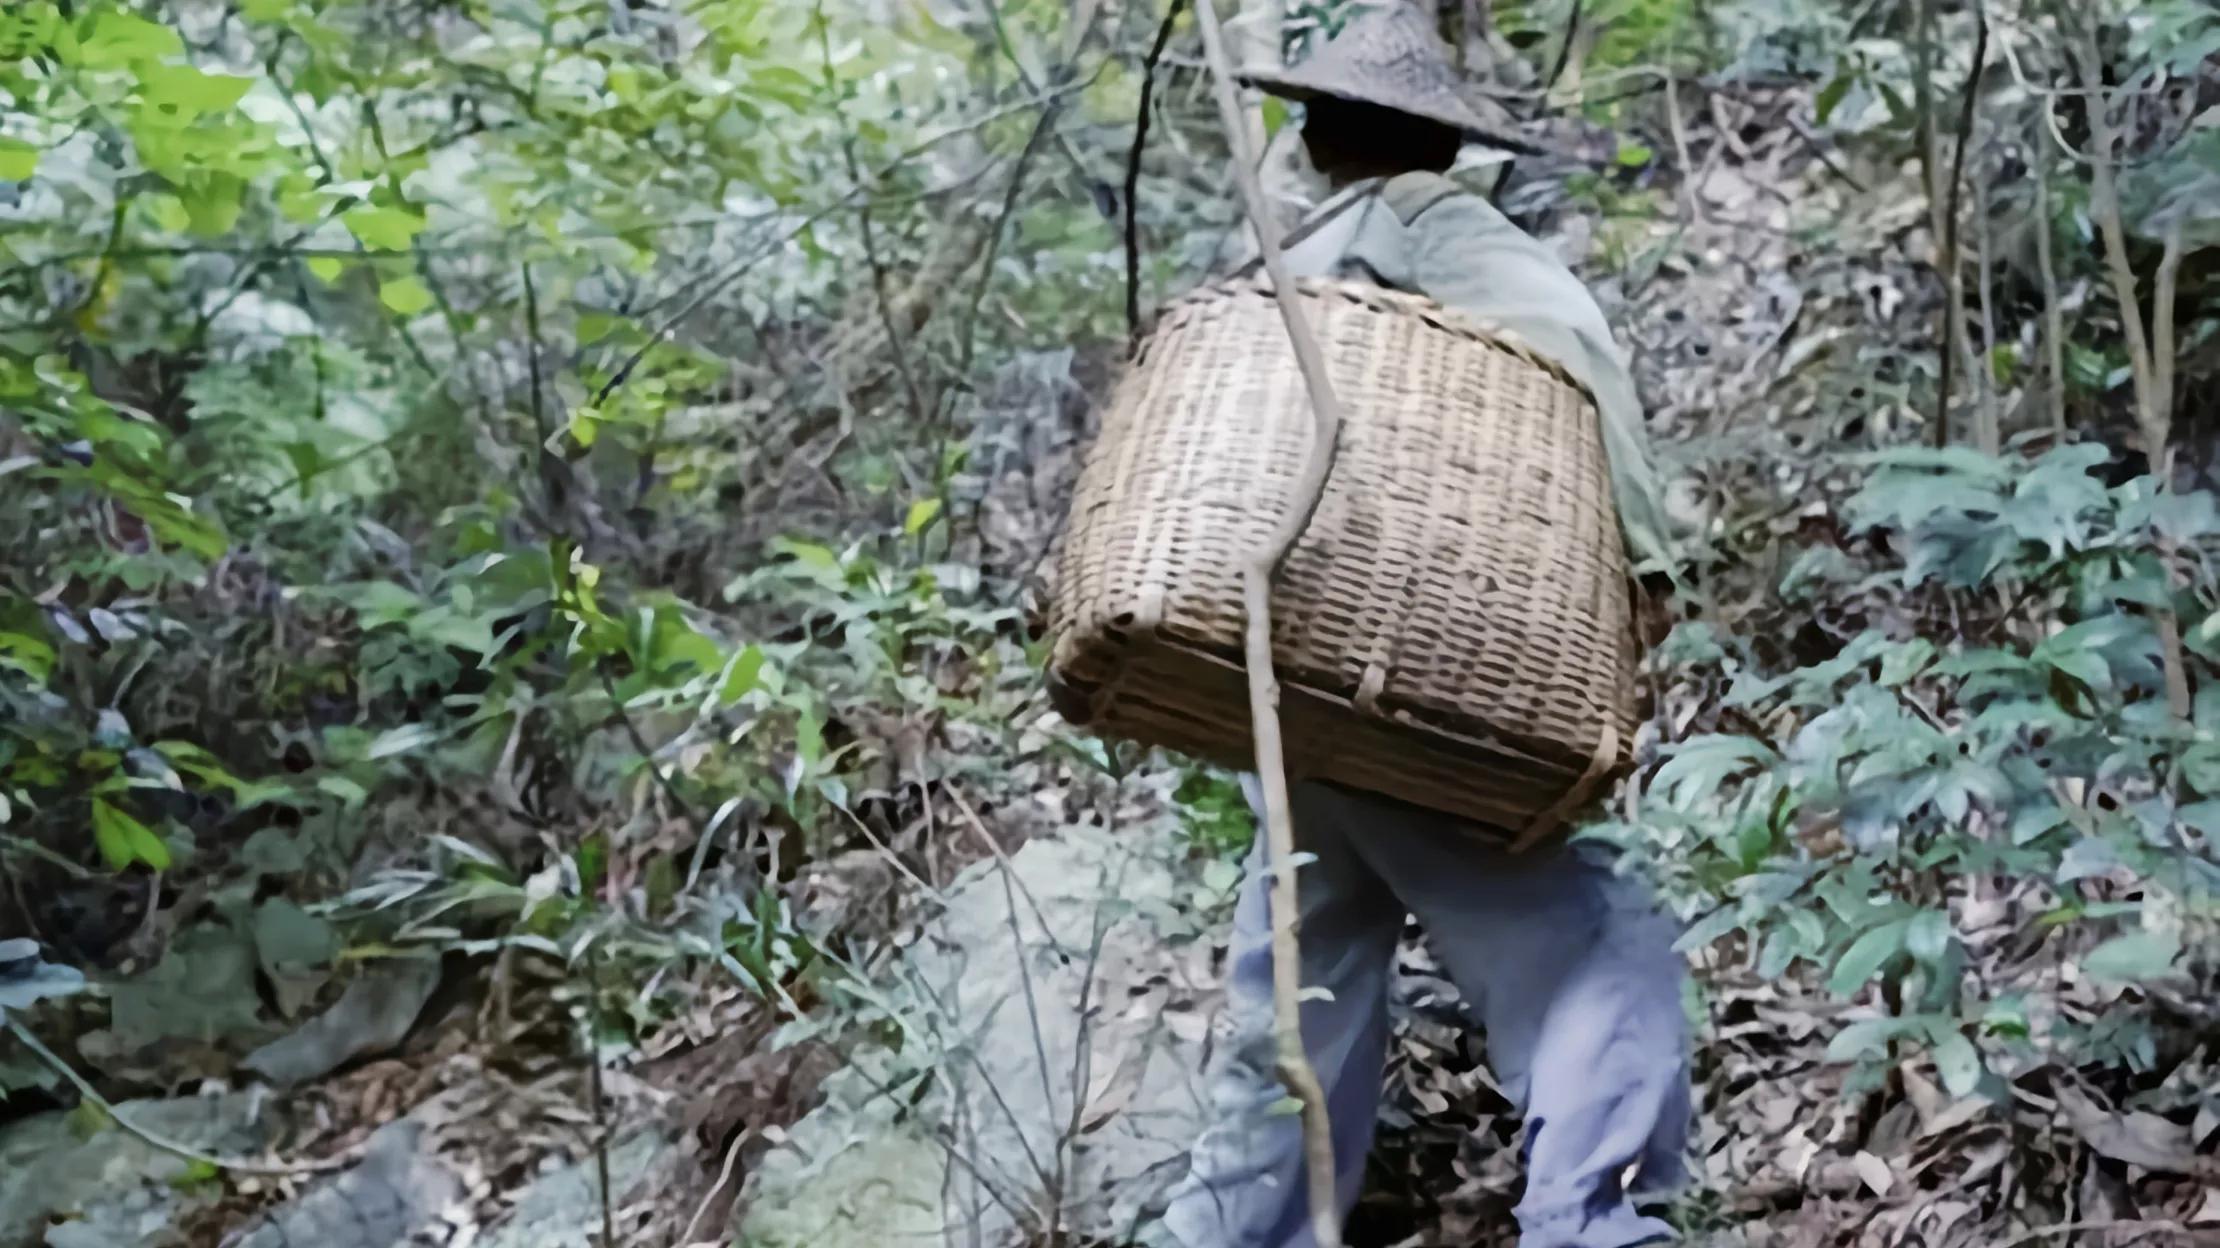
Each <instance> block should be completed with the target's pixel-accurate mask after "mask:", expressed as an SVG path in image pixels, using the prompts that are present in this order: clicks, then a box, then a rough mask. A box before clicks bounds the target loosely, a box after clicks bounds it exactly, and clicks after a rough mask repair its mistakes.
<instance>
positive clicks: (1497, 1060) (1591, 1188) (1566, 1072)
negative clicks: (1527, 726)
mask: <svg viewBox="0 0 2220 1248" xmlns="http://www.w3.org/2000/svg"><path fill="white" fill-rule="evenodd" d="M1320 800H1321V801H1322V802H1327V803H1331V804H1333V805H1335V806H1337V807H1339V808H1341V813H1340V815H1339V820H1340V821H1341V822H1345V823H1355V822H1358V821H1362V822H1364V823H1365V824H1366V826H1367V827H1368V832H1367V834H1366V835H1364V836H1363V837H1361V838H1358V839H1357V841H1356V844H1357V845H1358V847H1359V849H1360V851H1361V852H1362V854H1363V856H1364V858H1365V860H1366V861H1367V862H1368V863H1369V864H1371V866H1372V867H1373V869H1374V870H1375V872H1377V873H1378V874H1379V875H1380V876H1381V877H1382V878H1383V879H1385V880H1386V881H1387V883H1388V886H1389V887H1390V888H1391V889H1392V890H1394V892H1395V893H1396V895H1397V896H1398V897H1400V898H1401V899H1402V901H1403V903H1404V904H1405V905H1407V906H1409V907H1410V909H1411V910H1412V911H1413V912H1415V913H1416V914H1417V915H1418V917H1419V920H1420V922H1421V923H1423V924H1424V925H1425V927H1426V929H1427V931H1428V933H1429V934H1430V935H1431V936H1432V937H1433V938H1434V941H1435V944H1436V947H1437V948H1438V949H1439V951H1440V953H1441V956H1442V961H1443V965H1444V969H1446V970H1447V971H1448V972H1449V974H1450V977H1451V979H1452V980H1454V981H1455V982H1456V984H1457V986H1458V989H1459V991H1460V992H1462V993H1463V994H1464V995H1465V997H1466V998H1467V1000H1468V1002H1469V1003H1470V1005H1471V1007H1472V1009H1473V1010H1474V1011H1475V1012H1476V1013H1477V1014H1478V1016H1479V1017H1480V1020H1481V1022H1482V1023H1483V1025H1484V1026H1485V1027H1486V1028H1487V1034H1488V1055H1489V1065H1490V1066H1491V1067H1493V1068H1494V1070H1495V1073H1496V1077H1497V1080H1498V1082H1499V1083H1501V1084H1502V1086H1503V1087H1504V1089H1505V1091H1506V1092H1508V1093H1509V1094H1510V1095H1511V1096H1512V1097H1513V1098H1514V1099H1515V1100H1517V1101H1518V1102H1519V1104H1520V1106H1521V1108H1522V1109H1523V1111H1524V1113H1525V1115H1526V1138H1527V1144H1526V1152H1527V1157H1526V1161H1527V1167H1526V1168H1527V1185H1526V1194H1525V1197H1524V1199H1522V1200H1521V1201H1520V1203H1519V1207H1518V1217H1519V1224H1520V1228H1521V1231H1522V1234H1521V1238H1520V1246H1521V1248H1624V1246H1625V1245H1631V1244H1637V1243H1642V1242H1645V1241H1648V1240H1653V1239H1659V1238H1664V1237H1668V1236H1669V1235H1670V1234H1671V1228H1670V1227H1668V1226H1667V1225H1666V1224H1665V1223H1663V1222H1660V1221H1658V1220H1657V1219H1654V1218H1646V1217H1643V1216H1641V1215H1640V1214H1639V1213H1637V1212H1636V1211H1635V1209H1634V1206H1633V1202H1632V1201H1631V1200H1629V1199H1628V1196H1627V1193H1626V1192H1625V1191H1624V1190H1622V1187H1621V1176H1622V1175H1623V1174H1624V1173H1625V1171H1626V1170H1627V1169H1628V1168H1629V1167H1631V1166H1634V1165H1636V1164H1637V1163H1640V1165H1641V1167H1642V1172H1641V1174H1640V1176H1639V1178H1638V1180H1637V1183H1638V1185H1639V1186H1641V1187H1644V1188H1657V1187H1663V1186H1669V1185H1671V1184H1673V1183H1675V1182H1677V1181H1678V1179H1679V1177H1680V1175H1679V1169H1680V1157H1681V1152H1682V1148H1683V1146H1684V1145H1685V1143H1686V1139H1687V1130H1688V1106H1689V1101H1688V1066H1687V1060H1688V1059H1687V1040H1686V1022H1685V1018H1684V1015H1683V1014H1682V1010H1681V1000H1680V986H1681V981H1682V978H1683V977H1684V975H1685V973H1686V972H1685V966H1684V964H1683V962H1682V960H1681V959H1680V957H1679V955H1677V954H1675V953H1674V952H1673V949H1672V944H1673V940H1674V939H1675V932H1674V929H1673V925H1672V924H1671V923H1670V922H1669V921H1668V920H1667V919H1666V918H1665V917H1664V916H1663V915H1662V914H1661V913H1660V912H1659V911H1658V909H1657V907H1656V906H1655V904H1654V902H1653V901H1652V900H1651V898H1650V896H1649V894H1648V892H1647V890H1646V889H1644V888H1642V887H1641V885H1640V884H1639V883H1637V882H1636V881H1634V880H1631V879H1623V878H1619V877H1617V876H1615V875H1614V874H1613V872H1612V870H1611V868H1610V866H1609V864H1608V863H1607V862H1605V861H1602V860H1600V859H1599V858H1597V857H1594V856H1591V855H1592V854H1593V853H1594V851H1592V850H1588V849H1585V848H1582V847H1567V848H1562V849H1558V850H1544V851H1539V852H1536V853H1531V854H1522V855H1515V856H1514V855H1508V854H1504V853H1501V852H1498V851H1494V850H1491V849H1490V848H1488V847H1487V846H1486V845H1484V844H1482V843H1479V842H1477V841H1475V840H1473V839H1472V838H1470V837H1468V836H1465V835H1464V834H1463V833H1461V832H1460V831H1459V829H1458V828H1457V827H1456V826H1455V825H1454V824H1453V823H1452V822H1451V821H1448V820H1446V819H1443V818H1440V817H1438V816H1433V815H1430V814H1426V813H1424V812H1420V811H1417V810H1414V809H1411V808H1409V807H1404V806H1400V805H1397V804H1394V803H1386V802H1383V801H1381V800H1379V799H1373V798H1367V797H1363V796H1360V795H1355V794H1344V793H1335V794H1332V795H1330V796H1327V797H1323V798H1321V799H1320Z"/></svg>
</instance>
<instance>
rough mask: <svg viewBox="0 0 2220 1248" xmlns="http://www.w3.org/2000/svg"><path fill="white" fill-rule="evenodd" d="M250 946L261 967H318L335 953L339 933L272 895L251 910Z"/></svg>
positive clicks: (307, 913) (276, 969)
mask: <svg viewBox="0 0 2220 1248" xmlns="http://www.w3.org/2000/svg"><path fill="white" fill-rule="evenodd" d="M254 948H255V954H256V956H257V957H259V958H260V959H261V962H262V966H263V968H264V969H265V970H269V971H273V972H275V971H278V970H300V969H307V968H314V967H321V966H324V965H325V964H327V963H329V962H330V961H331V960H332V958H334V957H336V956H337V955H338V953H339V933H337V932H336V931H334V930H332V926H331V924H329V923H327V922H325V921H324V920H322V919H320V918H317V917H316V916H315V915H313V914H310V913H309V912H308V911H306V910H303V909H301V908H300V907H299V906H297V905H295V904H293V903H292V902H290V901H287V900H286V899H285V898H283V897H272V898H271V899H270V900H268V901H265V902H263V903H262V904H261V905H260V906H258V907H256V909H255V912H254Z"/></svg>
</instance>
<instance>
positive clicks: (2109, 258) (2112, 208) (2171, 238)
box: [2074, 14, 2190, 719]
mask: <svg viewBox="0 0 2220 1248" xmlns="http://www.w3.org/2000/svg"><path fill="white" fill-rule="evenodd" d="M2082 16H2083V19H2084V21H2085V23H2086V24H2085V25H2084V26H2083V28H2082V29H2081V31H2080V32H2078V33H2079V35H2080V38H2079V40H2078V43H2079V47H2078V48H2077V52H2078V55H2077V56H2076V57H2075V58H2074V59H2075V60H2078V61H2079V62H2080V63H2081V85H2082V89H2083V91H2084V92H2085V96H2084V98H2085V99H2086V100H2087V108H2088V112H2089V215H2090V217H2091V218H2093V219H2094V220H2095V221H2096V223H2097V229H2098V232H2099V233H2100V234H2102V235H2103V237H2104V258H2105V268H2106V270H2107V271H2108V272H2109V273H2110V274H2111V278H2112V294H2113V297H2114V298H2115V299H2117V300H2118V301H2119V305H2120V333H2121V335H2122V336H2123V337H2125V338H2126V339H2127V346H2128V369H2129V372H2130V373H2131V374H2132V375H2133V376H2134V378H2135V413H2136V424H2137V425H2138V426H2139V427H2140V428H2141V430H2142V436H2143V454H2144V455H2145V456H2146V457H2148V459H2149V460H2150V466H2151V475H2152V477H2153V478H2154V479H2155V482H2156V485H2157V488H2158V489H2160V490H2171V489H2172V488H2173V484H2174V452H2173V427H2172V426H2173V411H2172V408H2173V394H2172V389H2173V380H2174V361H2173V354H2174V341H2173V340H2174V308H2173V302H2174V281H2175V276H2176V274H2177V273H2178V272H2179V269H2180V265H2181V249H2182V243H2181V231H2180V229H2179V228H2178V227H2177V228H2175V229H2174V230H2172V231H2170V232H2169V233H2168V235H2167V239H2166V253H2165V257H2164V258H2163V259H2162V260H2160V261H2159V266H2158V280H2157V290H2156V291H2155V292H2154V293H2155V295H2156V298H2155V300H2154V301H2153V306H2152V312H2151V315H2152V318H2153V327H2154V328H2155V329H2156V330H2157V331H2158V332H2157V336H2158V337H2160V338H2161V339H2162V340H2163V341H2162V343H2161V344H2160V345H2162V347H2163V349H2164V353H2165V356H2166V360H2165V363H2164V364H2163V365H2161V364H2159V363H2158V362H2157V360H2156V352H2154V351H2153V344H2152V341H2151V339H2149V338H2146V337H2145V336H2144V334H2143V312H2142V309H2141V307H2140V306H2138V304H2137V302H2136V298H2135V269H2134V266H2133V265H2132V264H2131V263H2130V262H2129V260H2128V249H2127V227H2126V225H2125V224H2123V223H2122V221H2121V220H2120V191H2119V186H2118V185H2117V184H2116V183H2115V182H2114V180H2113V162H2114V161H2115V160H2116V159H2117V158H2118V154H2119V148H2118V141H2119V136H2118V134H2117V133H2116V132H2115V131H2114V129H2113V123H2112V98H2111V95H2110V94H2109V93H2108V92H2107V91H2106V90H2105V85H2104V51H2103V49H2102V47H2101V46H2100V45H2099V43H2098V39H2097V30H2098V28H2097V22H2096V19H2095V17H2093V16H2091V15H2089V14H2083V15H2082ZM2172 554H2173V551H2172V543H2170V542H2168V541H2166V540H2165V538H2164V537H2163V536H2161V537H2160V539H2159V558H2160V559H2161V560H2162V561H2164V562H2165V563H2166V564H2167V565H2168V572H2169V578H2170V577H2171V571H2172V563H2173V560H2172ZM2156 615H2157V627H2158V641H2159V658H2160V662H2161V664H2162V665H2163V667H2164V670H2165V675H2166V706H2167V709H2168V710H2169V711H2171V712H2172V713H2173V716H2174V718H2176V719H2187V718H2189V711H2190V701H2189V669H2188V666H2187V664H2186V663H2185V662H2184V661H2183V659H2182V645H2181V624H2180V621H2179V620H2177V619H2176V618H2175V615H2174V611H2173V609H2172V608H2171V607H2165V608H2161V609H2160V610H2159V611H2158V612H2157V613H2156Z"/></svg>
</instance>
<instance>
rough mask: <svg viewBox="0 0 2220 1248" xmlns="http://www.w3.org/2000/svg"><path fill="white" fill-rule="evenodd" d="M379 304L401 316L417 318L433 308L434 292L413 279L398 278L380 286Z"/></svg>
mask: <svg viewBox="0 0 2220 1248" xmlns="http://www.w3.org/2000/svg"><path fill="white" fill-rule="evenodd" d="M378 302H379V303H382V304H384V305H385V306H386V307H387V308H388V309H389V310H391V311H393V312H395V313H398V314H399V315H401V316H415V315H416V314H417V313H419V312H422V311H423V310H424V309H426V308H429V307H431V306H432V292H431V291H430V289H428V288H427V287H426V286H425V285H424V283H422V282H420V281H418V280H417V279H415V278H413V277H397V278H395V279H393V280H392V281H390V282H384V283H381V284H380V285H379V286H378Z"/></svg>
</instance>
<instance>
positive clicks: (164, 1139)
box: [7, 1018, 367, 1175]
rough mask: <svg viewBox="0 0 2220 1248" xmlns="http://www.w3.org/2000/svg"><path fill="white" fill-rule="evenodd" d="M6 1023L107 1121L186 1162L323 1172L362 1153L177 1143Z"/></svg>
mask: <svg viewBox="0 0 2220 1248" xmlns="http://www.w3.org/2000/svg"><path fill="white" fill-rule="evenodd" d="M7 1022H8V1030H9V1032H11V1033H13V1034H14V1036H15V1038H16V1041H17V1042H18V1043H20V1044H21V1045H22V1046H23V1047H24V1048H26V1049H29V1050H30V1051H31V1054H32V1056H34V1057H36V1058H38V1059H39V1060H40V1061H42V1062H45V1063H46V1064H47V1065H48V1066H51V1067H53V1068H54V1073H55V1074H58V1075H60V1076H61V1077H62V1078H63V1079H65V1080H67V1081H68V1083H69V1086H71V1087H73V1088H75V1089H77V1095H79V1096H81V1097H84V1098H85V1099H86V1100H88V1101H91V1102H92V1103H93V1104H94V1105H96V1106H98V1107H99V1108H100V1112H102V1113H104V1114H106V1115H108V1120H109V1121H110V1122H113V1123H115V1124H116V1125H117V1126H118V1127H121V1128H122V1129H123V1130H124V1131H125V1132H126V1133H127V1134H130V1135H135V1136H137V1137H138V1138H139V1139H140V1140H141V1141H143V1142H145V1143H147V1144H149V1145H152V1146H153V1147H155V1148H157V1149H160V1150H161V1151H163V1152H165V1153H169V1154H172V1155H173V1156H177V1157H182V1158H184V1159H185V1160H187V1161H193V1162H199V1163H200V1164H201V1165H204V1166H213V1167H215V1168H216V1169H218V1170H228V1171H230V1172H231V1173H233V1174H254V1175H301V1174H324V1173H328V1172H330V1171H333V1170H344V1169H346V1168H347V1167H348V1166H350V1165H352V1164H354V1160H355V1155H356V1154H357V1153H359V1152H361V1151H362V1149H363V1147H364V1144H363V1143H358V1144H356V1145H354V1146H353V1147H351V1148H348V1149H345V1150H342V1151H341V1152H339V1153H338V1154H336V1155H335V1156H331V1157H324V1158H319V1159H317V1160H315V1161H291V1162H286V1161H245V1160H242V1159H240V1158H236V1157H218V1156H215V1155H214V1154H212V1153H204V1152H202V1151H200V1150H199V1149H197V1148H194V1147H192V1146H191V1145H189V1144H184V1143H180V1142H179V1141H177V1140H173V1139H171V1138H170V1137H168V1136H166V1135H163V1134H162V1133H160V1132H158V1131H150V1130H148V1129H147V1128H145V1127H142V1126H139V1125H138V1124H137V1123H134V1122H132V1121H131V1120H130V1119H129V1118H126V1117H124V1116H123V1115H122V1114H121V1113H118V1112H117V1110H116V1106H115V1103H114V1102H113V1101H110V1100H109V1099H108V1098H107V1097H104V1096H102V1095H101V1094H100V1092H99V1090H98V1089H96V1088H94V1087H93V1086H92V1083H91V1081H90V1080H88V1079H86V1078H85V1077H84V1076H83V1075H80V1074H78V1073H77V1070H76V1068H75V1067H73V1066H71V1065H70V1064H69V1063H68V1062H65V1061H63V1060H62V1058H61V1055H60V1054H58V1053H56V1052H54V1050H52V1049H50V1048H47V1047H46V1045H44V1044H43V1043H41V1042H40V1041H39V1038H38V1037H37V1036H34V1035H32V1034H31V1029H30V1028H28V1027H25V1026H24V1025H23V1024H22V1023H20V1022H17V1021H16V1020H15V1019H12V1018H11V1019H8V1020H7ZM365 1143H367V1140H366V1141H365Z"/></svg>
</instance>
